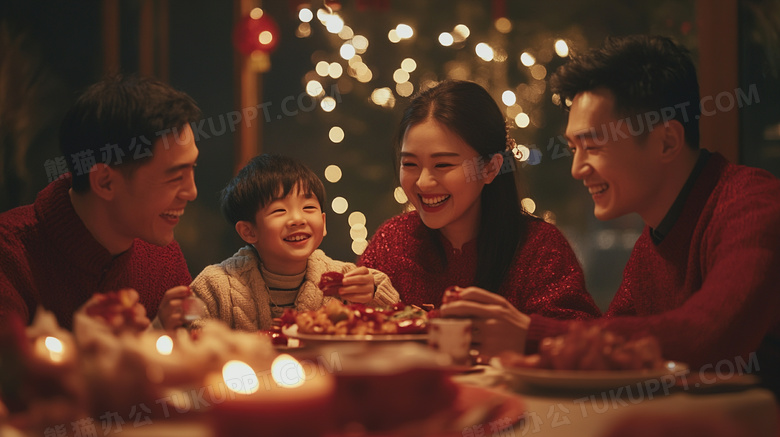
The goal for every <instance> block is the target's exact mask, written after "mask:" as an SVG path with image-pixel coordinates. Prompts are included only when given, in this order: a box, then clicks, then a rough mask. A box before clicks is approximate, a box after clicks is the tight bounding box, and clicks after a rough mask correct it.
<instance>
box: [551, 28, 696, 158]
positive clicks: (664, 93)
mask: <svg viewBox="0 0 780 437" xmlns="http://www.w3.org/2000/svg"><path fill="white" fill-rule="evenodd" d="M550 88H551V90H552V92H553V93H557V94H558V95H559V96H560V99H561V104H563V105H564V106H565V104H564V103H563V102H565V101H566V100H569V101H571V100H573V99H574V96H576V95H577V94H579V93H582V92H585V91H592V90H594V89H597V88H605V89H608V90H609V91H610V92H611V93H612V95H613V96H614V97H615V112H616V114H615V115H617V116H623V117H628V116H633V115H638V114H643V113H649V112H651V111H656V112H657V113H659V114H661V115H662V116H663V115H664V114H671V111H674V113H673V116H669V117H664V119H668V120H671V119H673V120H677V121H679V122H680V123H681V124H682V125H683V127H684V128H685V140H686V142H687V143H688V145H689V146H690V147H692V148H694V149H697V148H698V147H699V120H698V119H699V115H700V114H701V109H700V106H699V104H700V102H699V82H698V80H697V79H696V67H695V66H694V64H693V60H692V59H691V55H690V52H689V51H688V50H687V49H686V48H685V47H683V46H681V45H679V44H676V43H675V42H674V41H672V40H671V39H669V38H665V37H662V36H646V35H633V36H626V37H610V38H607V40H606V41H605V43H604V45H603V46H601V47H599V48H596V49H591V50H590V51H588V52H586V53H584V54H582V55H579V56H577V55H575V56H572V58H571V59H570V60H569V62H567V63H566V64H564V65H563V66H561V67H560V68H559V69H558V70H557V71H556V72H555V73H554V74H553V75H552V77H551V78H550ZM646 131H647V130H646Z"/></svg>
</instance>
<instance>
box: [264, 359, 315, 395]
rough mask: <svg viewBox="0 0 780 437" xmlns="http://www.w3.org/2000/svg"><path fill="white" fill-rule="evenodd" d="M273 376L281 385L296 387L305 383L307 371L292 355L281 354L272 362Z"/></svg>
mask: <svg viewBox="0 0 780 437" xmlns="http://www.w3.org/2000/svg"><path fill="white" fill-rule="evenodd" d="M271 378H273V380H274V382H276V385H278V386H279V387H285V388H295V387H300V386H302V385H303V383H304V381H305V380H306V372H304V370H303V366H301V363H299V362H298V360H296V359H295V358H293V357H292V356H290V355H287V354H281V355H279V356H278V357H276V358H275V359H274V362H273V363H272V364H271Z"/></svg>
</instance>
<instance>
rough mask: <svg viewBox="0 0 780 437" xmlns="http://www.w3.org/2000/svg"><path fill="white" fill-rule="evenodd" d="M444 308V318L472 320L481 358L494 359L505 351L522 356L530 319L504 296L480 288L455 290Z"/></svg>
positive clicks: (475, 342) (474, 339)
mask: <svg viewBox="0 0 780 437" xmlns="http://www.w3.org/2000/svg"><path fill="white" fill-rule="evenodd" d="M447 301H448V302H447V303H445V304H444V305H442V307H441V315H442V317H468V318H471V319H472V323H473V325H472V326H473V329H472V336H473V338H472V342H473V343H474V344H475V346H476V347H477V349H479V351H480V354H481V355H489V356H494V355H497V354H498V353H500V352H502V351H504V350H513V351H515V352H520V353H522V352H523V349H524V348H525V337H526V334H527V333H528V326H529V325H530V323H531V318H530V317H528V316H527V315H526V314H523V313H522V312H520V311H519V310H518V309H517V308H515V307H514V306H512V304H510V303H509V301H507V300H506V299H505V298H504V297H503V296H499V295H498V294H495V293H491V292H489V291H487V290H483V289H481V288H478V287H466V288H460V287H455V288H454V290H451V291H450V295H449V298H448V299H447Z"/></svg>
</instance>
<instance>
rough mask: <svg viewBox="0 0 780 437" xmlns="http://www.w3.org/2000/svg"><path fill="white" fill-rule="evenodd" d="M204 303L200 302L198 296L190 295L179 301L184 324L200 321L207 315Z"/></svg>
mask: <svg viewBox="0 0 780 437" xmlns="http://www.w3.org/2000/svg"><path fill="white" fill-rule="evenodd" d="M208 311H209V310H208V308H206V303H205V302H203V301H202V300H200V298H198V296H195V295H194V294H191V295H189V296H187V297H185V298H184V299H182V300H181V312H182V319H183V320H184V322H185V323H189V322H193V321H195V320H198V319H201V318H203V317H205V316H206V314H208Z"/></svg>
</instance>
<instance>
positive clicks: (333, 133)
mask: <svg viewBox="0 0 780 437" xmlns="http://www.w3.org/2000/svg"><path fill="white" fill-rule="evenodd" d="M328 138H329V139H330V140H331V141H332V142H334V143H336V144H338V143H340V142H342V141H344V129H342V128H341V127H339V126H333V127H332V128H330V131H328Z"/></svg>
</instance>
